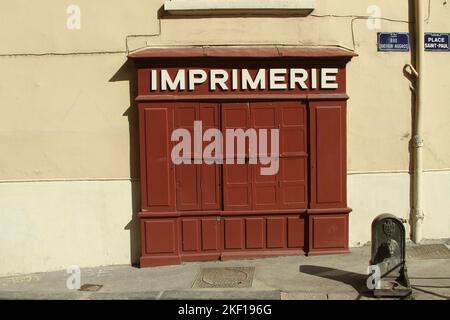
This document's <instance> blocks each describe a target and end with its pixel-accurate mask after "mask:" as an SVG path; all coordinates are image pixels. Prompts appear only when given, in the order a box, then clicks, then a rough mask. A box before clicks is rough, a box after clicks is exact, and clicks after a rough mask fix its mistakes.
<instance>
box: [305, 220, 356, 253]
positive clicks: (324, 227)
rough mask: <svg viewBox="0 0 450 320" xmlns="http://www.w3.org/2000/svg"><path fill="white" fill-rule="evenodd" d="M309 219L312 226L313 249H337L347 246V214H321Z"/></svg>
mask: <svg viewBox="0 0 450 320" xmlns="http://www.w3.org/2000/svg"><path fill="white" fill-rule="evenodd" d="M311 219H312V228H313V229H312V232H313V236H312V240H313V244H312V248H313V249H337V248H346V247H347V245H348V242H347V228H348V226H347V225H348V220H347V215H340V216H328V215H323V216H315V217H311Z"/></svg>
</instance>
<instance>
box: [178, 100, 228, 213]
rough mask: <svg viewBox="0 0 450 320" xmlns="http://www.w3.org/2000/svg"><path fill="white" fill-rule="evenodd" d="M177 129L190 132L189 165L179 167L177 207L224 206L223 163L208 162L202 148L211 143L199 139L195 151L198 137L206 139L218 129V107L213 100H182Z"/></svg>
mask: <svg viewBox="0 0 450 320" xmlns="http://www.w3.org/2000/svg"><path fill="white" fill-rule="evenodd" d="M174 110H175V111H174V119H175V120H174V122H175V128H177V129H178V128H180V129H181V128H182V129H186V130H188V131H189V133H190V137H191V141H190V145H191V152H190V156H189V157H188V159H187V160H188V161H189V162H190V164H180V165H177V166H176V182H177V185H176V187H177V209H178V210H181V211H191V210H218V209H220V206H221V191H220V165H217V164H206V163H205V162H204V161H203V159H202V155H203V150H204V148H205V147H206V145H207V144H209V142H200V144H198V145H199V146H200V149H199V150H197V151H198V152H197V153H196V152H195V143H196V142H195V140H196V139H198V140H197V141H203V139H202V136H203V133H204V132H205V131H206V130H207V129H211V128H219V107H218V105H217V104H212V103H198V102H195V103H179V104H178V105H176V106H175V108H174ZM195 121H201V123H202V131H201V132H199V134H200V135H201V136H199V137H195V130H194V123H195Z"/></svg>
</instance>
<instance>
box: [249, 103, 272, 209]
mask: <svg viewBox="0 0 450 320" xmlns="http://www.w3.org/2000/svg"><path fill="white" fill-rule="evenodd" d="M277 108H278V106H277V104H276V103H270V102H255V103H251V104H250V113H251V126H252V128H254V129H256V131H257V132H258V157H257V159H256V161H257V164H256V165H255V164H250V166H251V168H252V177H253V179H252V182H253V186H252V187H253V188H252V189H253V190H252V195H253V197H252V199H253V208H254V209H255V210H263V209H277V208H278V202H279V199H278V198H279V192H278V173H276V174H274V175H262V174H261V168H262V167H268V166H269V165H261V163H260V160H261V157H264V158H266V159H267V157H269V156H270V154H271V151H272V150H271V149H270V146H271V134H270V130H271V129H278V110H277ZM260 129H266V130H267V152H266V153H265V154H264V155H262V154H261V150H260V148H259V139H260V138H261V136H260V135H259V130H260Z"/></svg>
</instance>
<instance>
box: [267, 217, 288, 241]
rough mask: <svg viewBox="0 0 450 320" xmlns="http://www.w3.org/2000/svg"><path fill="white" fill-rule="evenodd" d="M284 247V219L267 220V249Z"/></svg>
mask: <svg viewBox="0 0 450 320" xmlns="http://www.w3.org/2000/svg"><path fill="white" fill-rule="evenodd" d="M284 247H286V218H267V248H284Z"/></svg>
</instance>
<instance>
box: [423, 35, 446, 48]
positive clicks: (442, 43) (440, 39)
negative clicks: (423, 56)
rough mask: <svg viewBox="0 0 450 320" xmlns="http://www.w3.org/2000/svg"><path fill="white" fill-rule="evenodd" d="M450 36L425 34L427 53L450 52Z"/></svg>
mask: <svg viewBox="0 0 450 320" xmlns="http://www.w3.org/2000/svg"><path fill="white" fill-rule="evenodd" d="M449 40H450V34H448V33H425V51H450V49H449V48H450V46H449V45H450V41H449Z"/></svg>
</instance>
